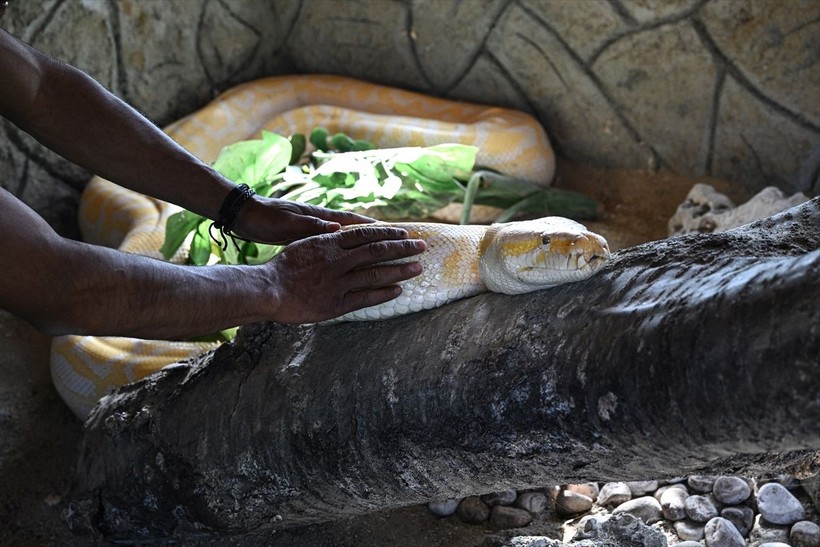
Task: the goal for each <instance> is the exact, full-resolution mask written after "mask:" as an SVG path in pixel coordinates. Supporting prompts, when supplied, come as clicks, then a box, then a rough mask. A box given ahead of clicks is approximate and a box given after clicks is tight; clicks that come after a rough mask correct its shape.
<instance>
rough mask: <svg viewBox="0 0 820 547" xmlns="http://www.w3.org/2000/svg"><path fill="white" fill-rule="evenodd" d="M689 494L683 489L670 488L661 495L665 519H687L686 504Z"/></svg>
mask: <svg viewBox="0 0 820 547" xmlns="http://www.w3.org/2000/svg"><path fill="white" fill-rule="evenodd" d="M688 496H689V494H688V493H687V492H686V490H685V489H683V488H668V489H667V490H666V491H664V493H663V494H662V495H661V499H660V502H661V510H662V511H663V516H664V518H667V519H669V520H673V521H674V520H683V519H685V518H686V509H685V506H684V504H685V502H686V498H687V497H688Z"/></svg>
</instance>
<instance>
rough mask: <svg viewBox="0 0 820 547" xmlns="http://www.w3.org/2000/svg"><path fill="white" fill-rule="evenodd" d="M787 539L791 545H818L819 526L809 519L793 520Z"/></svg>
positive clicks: (807, 546)
mask: <svg viewBox="0 0 820 547" xmlns="http://www.w3.org/2000/svg"><path fill="white" fill-rule="evenodd" d="M789 540H791V542H792V547H820V526H818V525H817V524H815V523H813V522H811V521H809V520H801V521H800V522H795V523H794V526H792V531H791V532H789Z"/></svg>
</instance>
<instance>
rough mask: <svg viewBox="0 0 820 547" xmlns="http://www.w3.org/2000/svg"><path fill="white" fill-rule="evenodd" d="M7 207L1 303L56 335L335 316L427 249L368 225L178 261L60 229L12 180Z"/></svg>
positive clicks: (403, 274)
mask: <svg viewBox="0 0 820 547" xmlns="http://www.w3.org/2000/svg"><path fill="white" fill-rule="evenodd" d="M0 212H2V214H0V233H2V234H4V237H3V238H0V257H2V259H1V260H0V308H4V309H8V310H10V311H11V312H13V313H15V314H17V315H19V316H20V317H22V318H23V319H26V320H27V321H29V322H30V323H32V324H33V325H34V326H36V327H38V328H39V329H40V330H42V331H44V332H46V333H48V334H52V335H59V334H69V333H70V334H94V335H120V336H134V337H139V338H164V339H172V338H180V337H189V336H200V335H204V334H209V333H212V332H216V331H217V330H220V329H224V328H228V327H233V326H237V325H242V324H246V323H250V322H255V321H264V320H268V321H277V322H281V323H305V322H315V321H320V320H323V319H330V318H332V317H336V316H338V315H341V314H343V313H346V312H348V311H352V310H354V309H358V308H361V307H366V306H370V305H376V304H379V303H382V302H386V301H388V300H390V299H392V298H395V297H396V296H398V294H399V292H400V289H399V287H398V286H396V285H395V283H397V282H398V281H400V280H403V279H406V278H408V277H412V276H413V275H417V274H418V273H420V271H421V267H420V265H419V264H418V263H407V264H401V265H391V266H383V265H376V264H377V263H379V262H383V261H388V260H392V259H395V258H399V257H403V256H407V255H411V254H417V253H419V252H421V251H422V250H423V249H424V244H423V243H422V242H421V241H418V240H410V239H404V238H406V232H404V231H403V230H398V229H395V228H387V227H368V228H366V229H351V230H347V231H339V232H335V233H330V234H324V235H319V236H314V237H310V238H307V239H302V240H300V241H297V242H296V243H293V244H291V245H289V246H288V247H286V248H285V250H284V251H283V252H282V253H281V254H280V255H279V256H277V257H276V258H274V259H273V260H272V261H271V262H269V263H268V264H264V265H261V266H209V267H196V266H178V265H174V264H169V263H166V262H162V261H159V260H154V259H150V258H146V257H142V256H138V255H132V254H127V253H122V252H119V251H115V250H113V249H107V248H104V247H98V246H94V245H88V244H85V243H81V242H77V241H72V240H69V239H66V238H63V237H60V236H59V235H57V234H56V233H55V232H54V231H53V230H52V229H51V227H49V226H48V224H47V223H46V222H45V221H44V220H42V219H41V218H40V217H39V216H38V215H37V214H36V213H34V212H33V211H32V210H31V209H29V208H28V207H27V206H25V205H24V204H23V203H22V202H20V201H19V200H18V199H17V198H15V197H14V196H12V195H11V194H10V193H9V192H7V191H5V190H3V189H0ZM317 265H320V267H317Z"/></svg>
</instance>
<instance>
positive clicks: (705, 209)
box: [668, 183, 809, 236]
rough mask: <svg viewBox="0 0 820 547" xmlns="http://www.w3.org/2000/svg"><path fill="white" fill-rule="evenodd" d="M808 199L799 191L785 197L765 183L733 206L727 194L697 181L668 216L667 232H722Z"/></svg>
mask: <svg viewBox="0 0 820 547" xmlns="http://www.w3.org/2000/svg"><path fill="white" fill-rule="evenodd" d="M808 199H809V198H807V197H806V196H805V195H803V194H802V193H800V192H798V193H796V194H794V195H793V196H791V197H786V195H785V194H783V192H782V191H781V190H780V189H779V188H776V187H774V186H769V187H767V188H764V189H763V190H761V191H760V192H759V193H758V194H757V195H755V196H754V197H753V198H752V199H750V200H749V201H747V202H746V203H744V204H743V205H740V206H738V207H735V206H734V204H733V203H732V201H731V200H730V199H729V198H728V197H727V196H725V195H723V194H721V193H720V192H718V191H716V190H715V189H714V188H713V187H712V186H710V185H708V184H701V183H698V184H695V185H694V186H693V187H692V189H691V190H690V191H689V194H688V195H687V196H686V200H685V201H684V202H683V203H681V204H680V205H679V206H678V210H677V211H676V212H675V214H674V215H673V216H672V218H670V219H669V225H668V228H669V235H670V236H674V235H681V234H686V233H692V232H722V231H725V230H729V229H731V228H735V227H737V226H742V225H743V224H748V223H750V222H753V221H755V220H760V219H763V218H767V217H770V216H772V215H774V214H777V213H779V212H781V211H785V210H786V209H788V208H790V207H794V206H795V205H799V204H801V203H803V202H804V201H808Z"/></svg>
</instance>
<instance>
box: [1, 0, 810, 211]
mask: <svg viewBox="0 0 820 547" xmlns="http://www.w3.org/2000/svg"><path fill="white" fill-rule="evenodd" d="M2 26H3V28H6V29H7V30H9V31H11V32H12V33H14V34H16V35H18V36H20V37H22V38H23V39H25V40H27V41H29V42H30V43H33V44H34V45H35V46H37V47H38V48H40V49H42V50H44V51H46V52H48V53H51V54H54V55H56V56H58V57H60V58H62V59H65V60H66V61H68V62H70V63H72V64H75V65H77V66H79V67H81V68H83V69H84V70H86V71H88V72H90V73H91V74H92V75H93V76H94V77H96V78H97V79H99V80H100V82H102V83H103V84H104V85H106V86H107V87H109V88H110V89H112V90H113V91H114V92H115V93H117V94H118V95H120V96H122V97H123V98H125V99H126V100H128V101H129V102H131V103H132V104H134V105H135V106H136V107H137V108H139V109H140V110H141V111H143V112H144V113H145V114H147V115H148V116H149V117H151V118H152V119H153V120H155V121H156V122H157V123H160V124H164V123H167V122H170V121H172V120H173V119H174V118H177V117H179V116H181V115H183V114H185V113H187V112H190V111H192V110H193V109H195V108H197V107H199V106H201V105H202V104H204V103H205V102H207V100H208V99H209V98H211V97H212V96H213V95H214V94H215V93H216V92H218V91H220V90H222V89H224V88H226V87H228V86H230V85H231V84H234V83H237V82H240V81H242V80H247V79H252V78H255V77H258V76H262V75H266V74H271V73H284V72H332V73H342V74H348V75H352V76H356V77H360V78H363V79H367V80H371V81H376V82H381V83H386V84H392V85H396V86H400V87H405V88H411V89H416V90H420V91H424V92H429V93H432V94H437V95H444V96H448V97H453V98H460V99H468V100H473V101H479V102H489V103H498V104H501V105H505V106H512V107H516V108H520V109H524V110H528V111H530V112H532V113H533V114H535V115H536V116H537V117H538V118H539V119H540V120H541V121H542V123H543V124H544V126H545V127H546V128H547V131H548V133H549V134H550V135H551V136H552V138H553V142H554V145H555V147H556V149H557V150H558V153H559V155H560V156H563V157H565V158H569V159H573V160H576V161H582V162H587V163H592V164H595V165H600V166H618V167H632V168H642V167H649V168H653V169H669V170H672V171H674V172H676V173H680V174H687V175H703V174H710V175H716V176H719V177H725V178H729V179H732V180H735V181H738V182H739V183H740V184H742V185H743V186H744V187H745V188H746V189H747V190H749V191H750V192H752V191H757V190H759V189H760V188H762V187H764V186H766V185H770V184H773V185H776V186H779V187H780V188H782V189H783V190H785V191H786V192H788V193H791V192H794V191H798V190H800V191H803V192H805V193H808V194H810V195H813V194H816V193H817V192H818V191H820V99H818V96H820V94H819V93H818V90H820V40H818V39H817V36H818V30H820V2H818V1H816V0H791V1H789V2H782V1H780V0H584V1H577V0H471V1H469V2H458V1H455V0H452V1H447V0H378V1H375V0H373V1H353V0H340V1H336V0H277V1H276V2H269V1H267V0H185V1H182V0H175V1H168V2H136V1H133V0H118V1H115V0H77V1H66V0H30V1H28V2H14V3H12V5H11V8H10V9H9V12H8V13H7V15H6V17H5V19H4V20H3V22H2ZM0 139H2V140H1V141H0V184H3V186H4V187H6V188H9V189H10V190H11V191H13V192H14V193H16V194H18V195H20V196H22V197H23V199H25V200H26V201H28V202H29V203H31V204H32V205H33V206H34V207H35V208H37V209H38V210H40V211H41V212H43V213H44V214H45V215H46V216H47V217H49V219H50V220H53V221H54V220H55V219H57V218H58V217H59V216H60V215H66V214H67V213H66V211H67V209H66V208H65V207H63V205H65V204H68V205H70V204H71V203H72V202H74V201H76V199H77V193H78V191H79V189H80V188H81V187H82V186H83V184H84V182H85V180H86V179H87V176H88V174H87V173H85V172H83V171H82V170H79V169H77V168H75V167H72V166H70V165H68V164H66V162H64V161H61V160H60V159H59V158H56V157H54V156H53V155H51V154H49V153H48V152H46V151H44V150H42V148H40V147H39V146H37V145H36V144H35V143H33V142H32V141H31V140H30V139H28V138H26V137H25V136H23V135H21V134H20V133H19V132H18V131H17V130H16V129H14V128H13V127H11V126H9V125H8V124H4V125H3V126H2V133H1V134H0ZM55 182H56V183H57V184H54V183H55ZM68 211H69V212H70V209H69V210H68Z"/></svg>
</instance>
